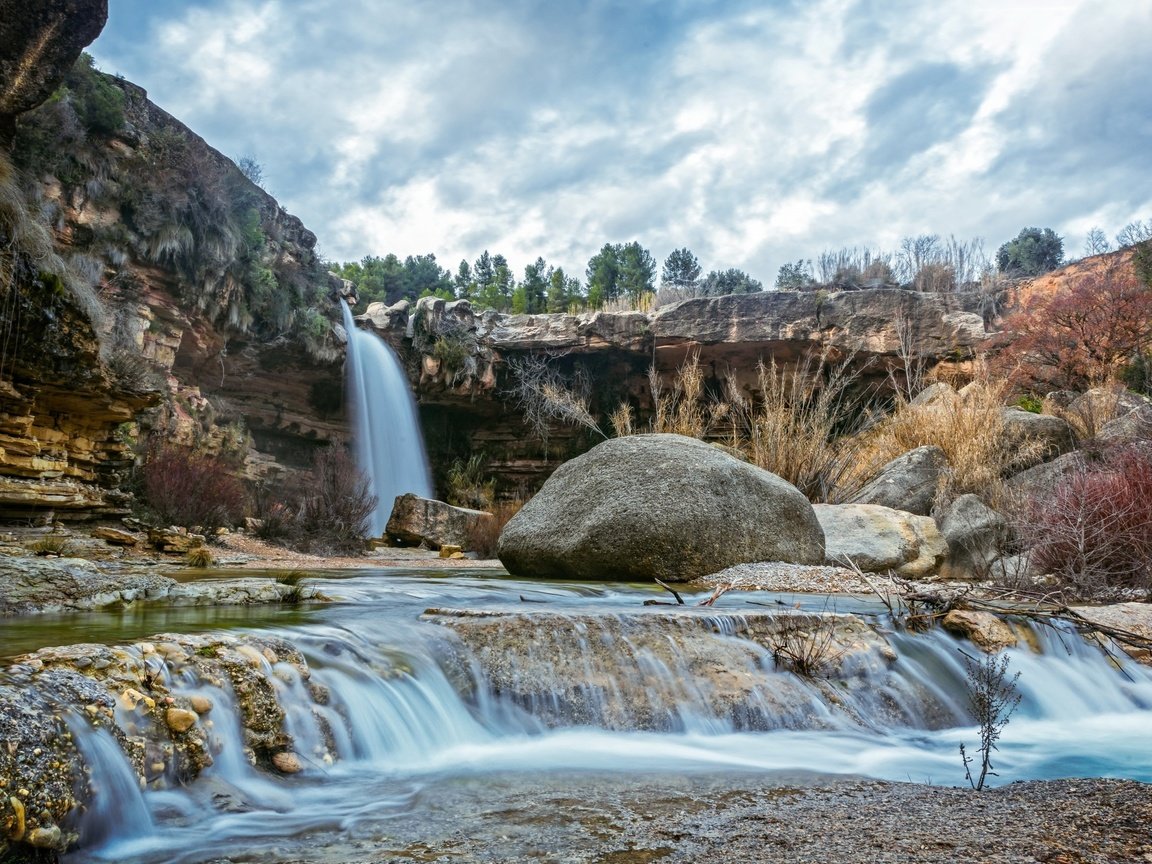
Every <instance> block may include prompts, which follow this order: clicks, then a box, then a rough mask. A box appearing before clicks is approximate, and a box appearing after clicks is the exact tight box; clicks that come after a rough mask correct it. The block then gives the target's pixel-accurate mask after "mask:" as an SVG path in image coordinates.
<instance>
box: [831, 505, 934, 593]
mask: <svg viewBox="0 0 1152 864" xmlns="http://www.w3.org/2000/svg"><path fill="white" fill-rule="evenodd" d="M813 510H814V511H815V513H816V518H817V519H819V520H820V525H821V526H822V527H823V529H824V537H825V543H826V548H827V556H828V563H830V564H846V565H847V566H849V567H852V566H855V567H859V568H860V569H861V570H863V571H864V572H865V573H889V572H890V573H894V574H896V575H897V576H902V577H904V578H907V579H926V578H929V577H931V576H934V575H935V574H936V572H937V571H938V570H939V569H940V565H941V564H942V563H943V562H944V558H945V556H946V554H947V552H948V546H947V544H946V543H945V542H944V538H943V537H941V536H940V532H939V530H938V529H937V528H936V523H935V521H933V520H932V518H931V517H929V516H917V515H915V514H914V513H906V512H904V511H903V510H894V509H892V508H891V507H881V506H879V505H878V504H816V505H815V506H814V507H813Z"/></svg>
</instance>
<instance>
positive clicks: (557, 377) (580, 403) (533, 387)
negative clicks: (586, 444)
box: [506, 354, 607, 442]
mask: <svg viewBox="0 0 1152 864" xmlns="http://www.w3.org/2000/svg"><path fill="white" fill-rule="evenodd" d="M548 360H549V358H548V357H544V356H541V355H538V354H527V355H524V356H523V357H512V358H510V359H509V360H508V371H509V373H510V387H509V389H508V391H507V392H506V395H507V396H509V397H510V398H511V399H512V400H514V401H515V402H516V405H517V407H518V408H519V409H520V411H521V413H523V415H524V422H525V423H526V424H528V426H529V428H531V429H532V431H533V432H534V433H535V434H536V436H537V437H538V438H540V439H541V440H542V441H545V442H547V440H548V432H549V428H550V426H551V424H552V423H553V422H561V423H572V424H575V425H577V426H582V427H584V428H585V429H587V430H589V431H591V432H595V433H596V434H597V435H599V436H600V437H602V438H605V437H607V436H606V435H604V433H603V432H602V431H601V430H600V427H599V426H598V425H597V423H596V420H595V418H594V417H593V416H592V413H591V411H589V410H588V399H589V385H588V380H587V378H586V377H585V376H584V375H583V374H581V373H580V372H579V370H578V371H576V372H574V373H573V374H572V375H570V376H564V375H562V374H561V373H560V372H559V370H558V369H556V368H555V367H554V366H552V365H549V362H548Z"/></svg>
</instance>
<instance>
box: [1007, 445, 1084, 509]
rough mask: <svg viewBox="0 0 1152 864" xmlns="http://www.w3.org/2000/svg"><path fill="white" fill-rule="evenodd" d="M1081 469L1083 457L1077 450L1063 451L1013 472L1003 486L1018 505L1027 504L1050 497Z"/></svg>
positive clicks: (1082, 467)
mask: <svg viewBox="0 0 1152 864" xmlns="http://www.w3.org/2000/svg"><path fill="white" fill-rule="evenodd" d="M1083 470H1084V457H1083V456H1082V455H1081V454H1080V453H1079V452H1076V453H1065V454H1064V455H1063V456H1058V457H1057V458H1055V459H1053V460H1052V461H1051V462H1043V463H1041V464H1040V465H1034V466H1033V467H1031V468H1028V469H1026V470H1024V471H1021V472H1019V473H1018V474H1013V475H1012V476H1011V477H1009V478H1008V480H1007V482H1006V484H1005V486H1006V488H1007V490H1008V493H1009V495H1011V496H1012V498H1013V500H1014V501H1015V502H1016V504H1017V505H1018V506H1027V504H1028V503H1029V502H1031V501H1042V500H1044V499H1047V498H1051V497H1052V495H1053V493H1054V492H1055V491H1056V489H1057V488H1059V487H1060V486H1061V485H1063V484H1064V483H1066V482H1068V481H1069V480H1071V479H1072V477H1074V476H1075V475H1076V474H1077V473H1078V472H1080V471H1083Z"/></svg>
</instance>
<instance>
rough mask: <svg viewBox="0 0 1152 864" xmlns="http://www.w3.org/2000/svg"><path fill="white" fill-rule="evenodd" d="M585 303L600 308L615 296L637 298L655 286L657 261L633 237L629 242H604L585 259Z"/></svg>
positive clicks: (615, 297)
mask: <svg viewBox="0 0 1152 864" xmlns="http://www.w3.org/2000/svg"><path fill="white" fill-rule="evenodd" d="M586 275H587V278H588V305H589V306H590V307H591V308H593V309H599V308H600V307H601V306H603V305H604V303H606V302H607V301H609V300H615V299H617V298H618V297H622V296H623V297H628V298H630V299H632V300H634V301H635V300H637V299H639V298H640V297H641V296H642V295H643V294H645V293H648V292H651V291H653V290H654V287H655V283H654V280H655V277H656V261H655V259H653V257H652V255H651V253H650V252H649V251H648V250H647V249H644V248H643V247H642V246H641V245H640V244H639V243H638V242H636V241H635V240H634V241H632V242H631V243H616V244H612V243H605V244H604V246H603V247H602V248H601V249H600V251H599V252H597V253H596V254H595V255H593V256H592V257H591V258H590V259H589V260H588V268H587V271H586Z"/></svg>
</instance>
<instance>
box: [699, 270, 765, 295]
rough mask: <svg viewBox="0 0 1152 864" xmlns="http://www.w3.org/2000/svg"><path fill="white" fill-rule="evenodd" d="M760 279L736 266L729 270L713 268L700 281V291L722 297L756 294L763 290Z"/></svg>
mask: <svg viewBox="0 0 1152 864" xmlns="http://www.w3.org/2000/svg"><path fill="white" fill-rule="evenodd" d="M763 290H764V285H763V284H762V283H761V282H760V280H759V279H753V278H752V277H751V276H749V275H748V274H747V273H745V272H744V271H743V270H737V269H736V268H735V267H732V268H729V269H728V270H713V271H712V272H711V273H709V274H708V275H707V276H705V277H704V280H703V281H702V282H701V283H700V293H701V295H703V296H705V297H722V296H724V295H726V294H755V293H757V292H758V291H763Z"/></svg>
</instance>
